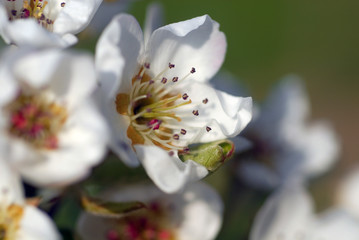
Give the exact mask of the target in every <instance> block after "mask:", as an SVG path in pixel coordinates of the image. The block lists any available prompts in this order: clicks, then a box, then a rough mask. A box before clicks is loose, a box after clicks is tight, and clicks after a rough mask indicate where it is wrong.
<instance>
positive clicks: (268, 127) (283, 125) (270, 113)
mask: <svg viewBox="0 0 359 240" xmlns="http://www.w3.org/2000/svg"><path fill="white" fill-rule="evenodd" d="M309 111H310V109H309V102H308V97H307V95H306V93H305V91H304V89H303V86H302V82H301V80H300V78H299V77H297V76H294V75H290V76H287V77H285V78H284V79H283V80H282V81H281V82H280V83H279V84H278V86H277V88H275V89H274V91H272V93H271V94H270V96H269V97H268V99H267V101H266V103H265V105H264V106H263V107H262V110H261V112H260V118H258V120H257V121H256V122H255V123H254V124H255V125H256V128H258V129H261V131H262V135H264V136H273V134H287V135H289V136H290V135H292V134H291V129H292V128H293V127H294V126H301V125H302V124H303V123H304V122H305V120H306V118H307V117H308V115H309Z"/></svg>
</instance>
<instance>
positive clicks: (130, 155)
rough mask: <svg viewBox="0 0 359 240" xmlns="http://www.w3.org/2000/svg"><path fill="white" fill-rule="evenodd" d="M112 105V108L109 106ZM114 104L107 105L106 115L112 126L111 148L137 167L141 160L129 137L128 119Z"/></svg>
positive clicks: (122, 158) (126, 161)
mask: <svg viewBox="0 0 359 240" xmlns="http://www.w3.org/2000/svg"><path fill="white" fill-rule="evenodd" d="M109 106H110V109H107V107H109ZM111 107H114V106H113V105H112V104H109V105H107V106H105V107H104V108H105V110H107V111H106V112H105V115H106V116H107V121H108V123H109V126H111V141H110V147H111V149H112V150H113V151H114V152H115V153H116V154H117V155H118V156H119V157H120V158H121V160H122V161H123V162H124V163H125V164H126V165H127V166H129V167H137V166H138V165H139V164H140V162H139V161H138V158H137V156H136V154H135V152H134V151H133V149H132V146H131V144H132V143H131V140H130V139H129V138H128V137H127V131H126V130H127V128H128V126H129V125H128V119H126V117H125V116H122V115H120V114H118V113H117V111H116V110H115V109H111Z"/></svg>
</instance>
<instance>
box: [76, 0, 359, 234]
mask: <svg viewBox="0 0 359 240" xmlns="http://www.w3.org/2000/svg"><path fill="white" fill-rule="evenodd" d="M120 1H121V0H120ZM157 2H160V3H162V4H163V6H164V15H165V23H166V24H167V23H173V22H178V21H182V20H186V19H189V18H192V17H196V16H200V15H203V14H209V15H210V16H211V17H212V18H213V19H214V20H216V21H217V22H219V23H220V25H221V30H222V31H223V32H224V33H225V34H226V36H227V41H228V49H227V56H226V60H225V63H224V66H223V69H225V70H228V71H229V72H231V73H232V74H233V75H234V76H235V77H236V78H238V79H239V80H240V81H242V83H244V85H245V86H247V87H248V88H249V90H250V91H251V94H252V96H253V98H254V100H255V101H261V100H263V98H264V97H265V96H266V95H267V93H268V92H269V91H270V89H271V87H273V85H274V84H275V83H277V82H278V80H280V79H281V78H282V77H283V76H285V75H287V74H291V73H294V74H297V75H299V76H300V77H302V78H303V80H304V81H305V83H306V86H307V90H308V94H309V97H310V100H311V105H312V117H311V120H315V119H327V120H328V121H330V122H331V123H332V124H333V126H334V128H335V129H336V131H337V133H338V136H339V137H340V139H341V142H342V155H341V157H340V159H339V161H338V163H337V164H336V165H335V167H334V168H333V169H332V170H331V171H330V172H329V173H327V174H325V175H324V176H322V177H320V178H317V179H315V180H313V181H312V182H311V184H310V190H311V193H312V194H313V196H314V198H315V201H316V205H317V209H318V210H322V209H325V208H326V207H328V206H330V204H331V203H332V202H333V200H334V199H335V186H336V185H337V184H338V183H339V181H340V179H341V177H343V176H344V175H346V174H347V171H348V170H349V169H350V168H351V167H352V166H353V165H355V164H357V161H358V157H359V148H358V147H357V145H358V144H357V136H358V135H359V126H358V122H359V111H358V106H357V103H358V102H359V101H358V100H359V95H358V93H357V91H358V90H359V83H358V78H359V67H358V66H357V65H358V63H359V47H358V43H359V32H358V30H357V28H358V27H357V26H358V25H357V24H358V22H359V14H358V13H357V12H358V9H359V1H357V0H342V1H321V0H319V1H310V0H303V1H285V0H274V1H266V0H258V1H243V0H223V1H218V0H217V1H215V0H195V1H193V0H181V1H171V0H162V1H157ZM132 3H133V4H131V5H130V6H129V8H128V9H127V12H129V13H131V14H133V15H134V16H135V17H136V18H137V19H138V21H139V22H140V23H143V22H144V18H145V12H146V8H147V6H148V5H149V4H150V3H151V1H147V0H137V1H132ZM80 37H81V36H80ZM85 37H86V36H84V37H83V38H82V39H81V38H80V47H86V48H90V49H92V50H93V46H94V43H95V40H93V41H91V42H89V41H87V42H86V41H85ZM117 164H120V163H117ZM119 167H120V168H123V166H122V167H121V166H119ZM111 168H112V167H111ZM123 169H124V171H128V170H126V168H123ZM228 171H230V166H229V165H228V164H227V165H226V166H224V167H223V168H221V169H220V170H219V171H217V172H216V173H215V174H213V175H212V176H210V177H208V178H207V179H206V181H208V182H209V183H210V184H211V185H212V186H214V187H216V188H217V190H218V191H219V192H220V193H221V195H222V197H223V199H224V201H225V207H226V211H225V218H224V224H223V228H222V230H221V232H220V234H219V236H218V238H217V239H220V240H227V239H228V240H232V239H235V240H238V239H240V240H241V239H243V240H244V239H247V238H248V232H249V230H250V227H251V224H252V221H253V218H254V216H255V214H256V212H257V211H258V209H259V207H260V206H261V204H262V203H263V202H264V200H265V199H266V197H267V194H265V193H260V192H256V191H254V190H251V189H248V188H246V187H245V186H243V185H242V183H241V182H239V181H238V180H237V179H232V178H228V174H227V173H228ZM114 174H115V175H118V172H116V173H114ZM124 175H126V173H125V172H124Z"/></svg>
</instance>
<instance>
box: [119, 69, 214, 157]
mask: <svg viewBox="0 0 359 240" xmlns="http://www.w3.org/2000/svg"><path fill="white" fill-rule="evenodd" d="M174 67H175V65H174V64H171V63H169V65H168V67H166V69H164V70H163V71H162V72H160V73H159V74H157V75H156V76H154V77H151V73H150V72H149V69H150V64H148V63H145V64H144V65H143V67H142V68H141V69H140V71H139V73H138V74H136V75H135V76H134V77H133V79H132V89H131V92H130V94H124V93H119V94H117V96H116V108H117V112H118V113H119V114H122V115H126V116H128V117H129V120H130V125H129V127H128V129H127V136H128V137H129V138H130V139H131V141H132V145H134V144H154V145H157V146H159V147H161V148H163V149H165V150H167V151H169V153H170V155H172V154H173V153H174V152H173V151H184V152H186V151H188V147H187V145H185V144H184V143H180V136H181V135H182V136H183V135H185V134H186V133H187V130H188V129H187V130H186V129H185V127H184V125H182V126H181V121H182V118H183V117H188V116H193V115H194V116H198V115H199V112H198V110H193V109H190V110H188V107H186V106H187V105H190V104H191V103H192V101H191V99H190V98H189V96H188V95H187V93H185V92H181V89H180V88H179V87H178V84H179V83H180V82H181V81H182V80H184V79H185V78H187V77H188V76H189V75H191V74H194V73H195V72H196V70H195V68H192V69H190V71H188V73H187V74H186V75H185V76H184V77H182V78H179V77H178V76H173V77H172V78H166V77H164V76H165V73H167V72H168V71H170V70H171V69H173V68H174ZM167 75H168V74H167ZM207 101H208V100H207ZM206 103H207V102H206Z"/></svg>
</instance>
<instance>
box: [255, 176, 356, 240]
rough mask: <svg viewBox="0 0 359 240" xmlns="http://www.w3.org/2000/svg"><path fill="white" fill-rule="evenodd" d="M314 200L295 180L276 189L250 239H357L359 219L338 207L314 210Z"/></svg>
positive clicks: (256, 219) (261, 212) (257, 220)
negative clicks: (318, 211)
mask: <svg viewBox="0 0 359 240" xmlns="http://www.w3.org/2000/svg"><path fill="white" fill-rule="evenodd" d="M313 208H314V207H313V200H312V198H311V197H310V196H309V194H308V193H307V191H306V190H305V189H304V187H303V186H302V185H301V184H300V183H298V182H294V181H293V182H290V183H289V184H287V185H285V186H282V188H280V189H278V190H277V191H276V192H275V193H274V194H273V195H272V196H271V197H270V198H269V199H268V200H267V201H266V202H265V204H264V206H263V207H262V208H261V209H260V210H259V212H258V214H257V216H256V217H255V220H254V224H253V227H252V230H251V233H250V238H249V239H250V240H279V239H280V240H318V239H320V240H337V239H345V240H356V239H359V228H358V226H359V225H358V224H359V221H358V219H356V218H354V217H353V216H352V215H351V214H350V213H349V212H347V211H345V210H344V209H341V208H336V207H335V208H330V209H328V210H326V211H325V212H322V213H319V214H316V213H315V212H314V209H313Z"/></svg>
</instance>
